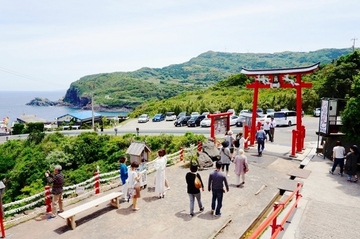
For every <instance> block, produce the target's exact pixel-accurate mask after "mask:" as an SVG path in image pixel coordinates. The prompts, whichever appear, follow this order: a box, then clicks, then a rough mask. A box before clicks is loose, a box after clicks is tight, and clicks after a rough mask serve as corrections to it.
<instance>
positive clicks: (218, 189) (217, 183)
mask: <svg viewBox="0 0 360 239" xmlns="http://www.w3.org/2000/svg"><path fill="white" fill-rule="evenodd" d="M215 167H216V169H215V170H214V171H213V172H212V173H211V174H210V175H209V181H208V190H209V192H210V191H212V199H211V213H212V214H213V213H214V212H215V216H216V217H218V216H221V208H222V201H223V195H224V192H225V190H224V189H223V187H224V185H225V188H226V191H227V192H229V185H228V182H227V179H226V176H225V174H224V173H222V172H220V169H221V163H220V162H216V164H215ZM216 202H217V205H216ZM215 206H216V208H215Z"/></svg>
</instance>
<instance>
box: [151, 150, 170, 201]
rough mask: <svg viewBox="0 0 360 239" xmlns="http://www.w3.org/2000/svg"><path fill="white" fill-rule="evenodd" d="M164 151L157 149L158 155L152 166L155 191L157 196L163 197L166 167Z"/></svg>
mask: <svg viewBox="0 0 360 239" xmlns="http://www.w3.org/2000/svg"><path fill="white" fill-rule="evenodd" d="M165 154H166V151H165V149H160V150H159V151H158V157H157V158H156V159H155V164H154V168H155V170H156V175H155V193H157V194H158V197H159V198H164V197H165V168H166V163H167V162H166V161H167V159H166V156H165Z"/></svg>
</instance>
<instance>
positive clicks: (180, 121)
mask: <svg viewBox="0 0 360 239" xmlns="http://www.w3.org/2000/svg"><path fill="white" fill-rule="evenodd" d="M189 119H190V116H188V115H185V116H181V117H180V118H179V119H177V120H176V121H175V122H174V125H175V127H178V126H180V127H181V126H184V125H187V122H188V120H189Z"/></svg>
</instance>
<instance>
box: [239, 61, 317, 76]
mask: <svg viewBox="0 0 360 239" xmlns="http://www.w3.org/2000/svg"><path fill="white" fill-rule="evenodd" d="M319 65H320V62H318V63H316V64H314V65H311V66H304V67H296V68H282V69H266V70H249V69H245V68H242V70H241V72H240V73H243V74H245V75H247V76H256V75H276V74H282V75H297V74H309V73H312V72H313V71H315V70H316V69H318V68H319Z"/></svg>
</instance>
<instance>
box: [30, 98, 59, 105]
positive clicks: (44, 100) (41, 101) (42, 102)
mask: <svg viewBox="0 0 360 239" xmlns="http://www.w3.org/2000/svg"><path fill="white" fill-rule="evenodd" d="M59 104H60V102H58V101H51V100H48V99H47V98H40V97H35V99H33V100H31V101H30V102H29V103H26V105H32V106H56V105H59Z"/></svg>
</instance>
